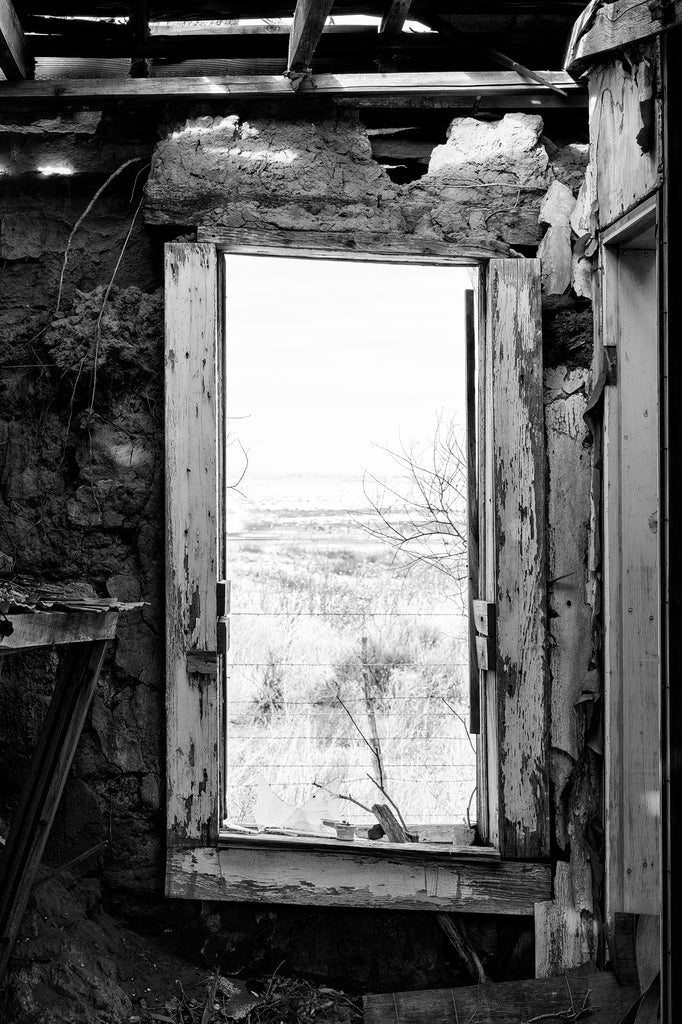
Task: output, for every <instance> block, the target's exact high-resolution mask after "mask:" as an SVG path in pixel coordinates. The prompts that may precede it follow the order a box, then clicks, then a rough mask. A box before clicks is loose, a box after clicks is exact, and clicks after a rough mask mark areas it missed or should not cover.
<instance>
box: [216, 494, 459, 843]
mask: <svg viewBox="0 0 682 1024" xmlns="http://www.w3.org/2000/svg"><path fill="white" fill-rule="evenodd" d="M370 486H371V485H370ZM365 488H366V489H367V490H368V493H369V488H368V484H367V482H365ZM370 513H371V510H370V503H369V501H368V500H367V495H366V494H365V493H364V490H363V483H362V480H361V479H359V478H358V477H351V476H331V475H330V476H320V475H317V476H315V477H310V476H305V475H298V474H288V475H286V476H282V477H280V478H279V479H277V478H273V477H272V476H269V477H268V478H267V479H266V478H258V477H256V476H252V477H250V478H247V479H245V481H244V482H243V484H242V485H241V486H240V491H239V493H236V492H235V493H233V494H232V495H231V499H230V516H229V525H228V530H229V540H228V552H229V564H230V578H231V580H232V622H231V651H230V657H229V667H228V673H229V678H228V719H229V724H228V734H227V750H228V778H227V787H226V790H227V806H228V818H229V820H230V821H231V822H232V823H234V824H241V825H253V824H255V823H256V819H257V818H258V816H259V815H260V817H262V816H263V813H265V814H266V815H267V813H269V812H268V808H269V806H270V805H269V804H268V800H270V801H277V800H279V801H285V803H286V804H288V805H290V806H291V808H292V809H293V808H296V807H300V806H301V805H304V804H305V803H306V801H308V800H309V799H310V798H311V796H313V794H317V796H318V797H322V798H324V799H329V803H330V806H329V810H328V813H329V814H331V815H332V816H333V817H338V816H342V817H343V818H344V819H345V820H348V821H351V822H353V823H355V824H369V823H371V822H372V821H373V818H372V816H371V814H370V813H369V812H368V811H366V810H363V808H361V807H359V806H358V805H357V803H354V802H351V801H348V800H344V801H341V802H337V803H336V804H335V803H334V801H333V800H331V798H327V794H328V793H342V794H344V795H350V796H352V797H353V800H354V801H357V802H359V803H360V804H363V805H365V807H369V806H370V805H371V804H372V803H376V802H377V801H379V802H382V801H383V798H382V796H381V794H380V792H379V791H378V789H377V787H376V786H375V785H374V784H373V783H372V782H371V781H370V780H369V778H368V775H371V776H373V777H374V778H378V764H377V758H376V757H375V755H374V753H373V751H374V750H376V749H379V751H380V756H381V762H382V772H383V782H384V788H385V789H386V791H387V792H388V793H389V794H390V796H391V798H392V799H393V800H394V801H395V803H396V804H397V805H398V806H399V808H400V810H401V812H402V814H403V816H404V818H405V819H406V820H407V821H408V822H409V823H412V824H421V825H430V826H436V825H451V824H454V823H458V824H459V823H462V822H464V821H465V820H466V817H467V808H468V806H469V805H470V802H471V798H472V793H473V788H474V784H475V768H474V753H473V749H472V745H471V742H470V740H469V738H468V736H467V733H466V729H465V727H464V725H463V722H462V720H461V719H464V720H466V716H467V713H468V709H467V704H466V700H467V686H468V682H467V680H468V676H467V671H468V670H467V656H468V655H467V641H466V620H465V619H464V618H463V615H462V604H461V595H459V594H458V593H456V587H455V585H454V584H453V581H452V580H451V579H450V578H448V577H447V576H444V575H441V574H439V573H438V572H435V571H434V570H433V569H432V568H429V567H425V566H421V565H417V566H414V567H413V568H412V569H411V570H410V571H409V572H408V573H407V574H406V573H405V572H404V571H401V566H400V564H398V563H397V562H396V561H395V560H394V556H393V553H392V551H391V550H390V548H389V547H388V546H387V545H386V544H385V543H384V542H382V541H381V540H380V539H378V538H377V537H375V536H372V535H371V534H370V533H369V532H368V531H367V528H366V527H367V525H368V524H369V523H370V522H371V514H370ZM373 525H374V526H376V523H374V524H373ZM458 716H461V718H460V717H458ZM314 784H317V787H316V786H315V785H314ZM259 792H260V794H261V795H260V797H258V794H259ZM264 793H265V794H266V796H267V799H266V800H265V803H263V794H264ZM472 806H473V805H472ZM263 807H265V808H266V810H265V812H264V811H263ZM273 813H274V812H273ZM472 813H473V812H472ZM258 824H259V825H261V826H262V825H263V824H268V822H267V821H266V822H263V821H259V822H258Z"/></svg>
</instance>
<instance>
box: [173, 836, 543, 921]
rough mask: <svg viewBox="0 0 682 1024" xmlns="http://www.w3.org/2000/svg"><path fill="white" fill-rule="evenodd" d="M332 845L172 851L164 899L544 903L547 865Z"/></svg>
mask: <svg viewBox="0 0 682 1024" xmlns="http://www.w3.org/2000/svg"><path fill="white" fill-rule="evenodd" d="M331 842H332V843H333V842H334V841H333V840H332V841H331ZM337 845H338V846H339V849H338V851H336V850H330V849H325V850H324V851H320V850H314V849H309V848H307V847H308V843H301V847H300V848H299V849H296V850H288V849H278V848H275V847H273V846H272V845H270V844H267V843H263V842H259V841H258V840H253V839H250V841H243V837H240V841H238V840H237V839H236V838H235V839H234V840H232V839H230V840H229V841H228V840H226V839H224V838H223V837H221V845H220V846H219V848H218V849H215V848H214V847H198V848H194V849H185V850H181V849H175V850H173V849H171V850H169V853H168V859H167V864H166V894H167V895H168V896H173V897H178V898H180V899H200V900H233V901H244V900H247V901H248V902H249V903H293V904H309V905H313V906H336V907H375V908H393V909H396V910H433V911H452V912H455V913H471V914H476V913H480V914H532V913H533V906H534V904H535V903H537V902H539V901H540V900H547V899H549V898H550V891H551V877H550V876H551V869H550V866H549V865H548V864H531V863H525V864H524V863H516V862H512V861H499V862H498V863H496V864H491V863H487V862H485V861H484V862H483V863H481V862H480V861H476V862H473V859H472V862H470V863H467V861H466V858H455V857H451V856H449V855H448V854H424V855H422V856H421V857H415V856H414V855H407V856H402V855H401V853H400V852H398V851H396V850H395V846H394V848H393V850H392V851H391V852H389V851H386V852H385V853H384V854H383V855H378V854H377V853H372V854H370V853H368V852H367V851H366V850H365V849H361V848H358V849H357V850H355V849H353V850H348V848H347V847H348V846H353V844H352V843H349V844H347V845H346V846H345V847H341V846H340V844H337ZM396 845H397V844H396ZM406 849H407V848H406ZM417 849H418V848H417ZM381 852H382V853H383V851H381Z"/></svg>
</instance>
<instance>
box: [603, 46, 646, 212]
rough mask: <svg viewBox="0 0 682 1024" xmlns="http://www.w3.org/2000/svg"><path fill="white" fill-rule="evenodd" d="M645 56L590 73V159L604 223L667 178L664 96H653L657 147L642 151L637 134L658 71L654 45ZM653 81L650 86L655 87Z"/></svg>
mask: <svg viewBox="0 0 682 1024" xmlns="http://www.w3.org/2000/svg"><path fill="white" fill-rule="evenodd" d="M643 56H644V57H646V58H647V60H648V61H649V64H652V63H653V68H649V67H648V66H647V63H646V61H645V60H640V62H639V63H638V64H634V65H632V67H629V66H628V67H629V70H627V69H626V67H625V65H624V64H623V63H622V62H621V61H616V62H614V63H613V64H609V65H606V66H604V67H599V68H595V70H594V71H593V72H592V74H591V75H590V81H589V90H590V109H591V117H590V163H591V164H592V167H593V168H594V171H595V180H596V183H597V200H598V207H599V210H598V218H599V226H600V227H602V228H604V227H607V226H608V225H609V224H612V223H613V222H614V221H615V220H616V219H617V218H618V217H620V216H621V215H622V214H624V213H625V212H626V211H628V210H630V209H632V207H633V206H635V205H636V204H637V203H638V202H640V200H642V199H644V198H645V197H646V196H648V195H650V194H651V193H652V192H653V191H654V189H656V188H658V186H659V185H660V183H661V181H662V172H661V166H660V163H661V160H662V149H661V125H660V100H657V99H656V100H654V99H652V101H651V102H652V103H653V107H654V109H653V115H654V131H653V138H652V148H651V150H650V151H649V152H648V153H643V152H642V150H641V148H640V146H639V145H638V143H637V136H638V134H639V132H640V131H641V129H642V127H643V122H642V108H641V107H640V103H641V102H642V101H643V98H644V95H645V92H646V90H647V76H651V75H655V65H656V54H655V50H654V49H653V48H651V47H650V48H649V50H648V52H646V53H645V54H643ZM654 84H655V83H654V82H653V81H651V83H650V85H651V88H652V89H653V88H654Z"/></svg>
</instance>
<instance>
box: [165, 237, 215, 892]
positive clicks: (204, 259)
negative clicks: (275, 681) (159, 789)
mask: <svg viewBox="0 0 682 1024" xmlns="http://www.w3.org/2000/svg"><path fill="white" fill-rule="evenodd" d="M165 287H166V355H165V367H166V531H167V555H166V559H167V561H166V712H167V815H168V818H167V820H168V845H169V849H172V848H174V847H177V846H181V845H202V846H205V845H210V844H215V842H216V841H217V830H218V773H219V772H218V721H219V718H218V656H217V652H218V637H217V606H216V583H217V578H218V527H217V523H218V518H217V517H218V500H217V496H218V475H219V471H218V459H217V444H218V430H217V425H218V410H217V401H216V399H217V395H218V387H217V382H218V362H217V356H218V351H217V345H218V340H217V339H218V267H217V255H216V250H215V247H214V246H212V245H200V244H194V243H182V244H181V243H172V244H169V245H166V254H165ZM169 894H171V893H169Z"/></svg>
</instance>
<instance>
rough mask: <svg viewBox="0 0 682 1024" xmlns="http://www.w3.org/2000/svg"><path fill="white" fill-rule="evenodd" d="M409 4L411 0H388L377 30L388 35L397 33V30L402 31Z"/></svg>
mask: <svg viewBox="0 0 682 1024" xmlns="http://www.w3.org/2000/svg"><path fill="white" fill-rule="evenodd" d="M411 6H412V0H390V3H389V4H388V5H387V7H386V10H385V11H384V16H383V18H382V19H381V25H380V26H379V31H380V32H386V33H387V34H388V35H397V34H398V32H402V30H403V26H404V24H405V22H406V20H407V16H408V14H409V13H410V7H411Z"/></svg>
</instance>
